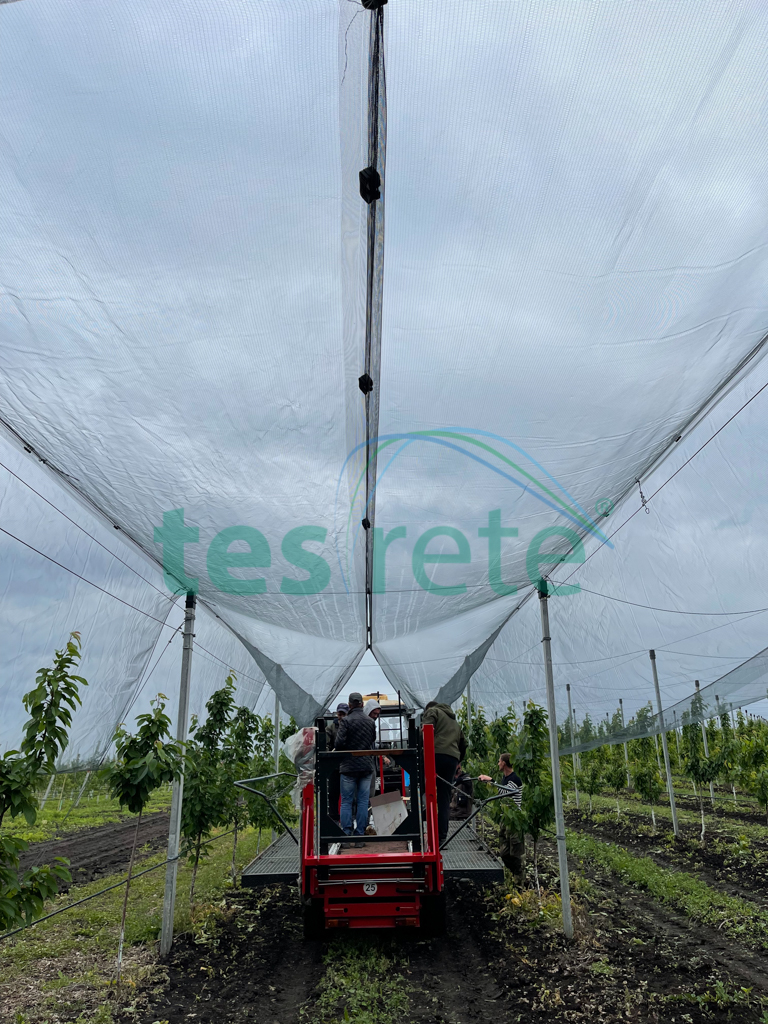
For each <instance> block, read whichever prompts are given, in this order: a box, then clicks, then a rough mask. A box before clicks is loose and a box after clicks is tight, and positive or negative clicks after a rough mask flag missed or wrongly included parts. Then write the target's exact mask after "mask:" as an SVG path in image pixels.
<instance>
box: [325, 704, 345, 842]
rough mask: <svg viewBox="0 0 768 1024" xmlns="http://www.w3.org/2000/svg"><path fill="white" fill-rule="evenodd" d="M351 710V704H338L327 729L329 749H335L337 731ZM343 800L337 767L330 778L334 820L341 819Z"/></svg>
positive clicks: (330, 803) (329, 785)
mask: <svg viewBox="0 0 768 1024" xmlns="http://www.w3.org/2000/svg"><path fill="white" fill-rule="evenodd" d="M348 711H349V704H337V705H336V717H335V718H334V720H333V721H332V722H331V724H330V725H329V726H328V728H327V729H326V730H325V736H326V742H327V744H328V750H333V747H334V744H335V743H336V733H337V732H338V731H339V725H340V724H341V721H342V719H343V718H344V717H345V715H346V714H347V713H348ZM340 801H341V779H340V778H339V769H338V768H335V769H334V770H333V771H332V772H331V775H330V778H329V779H328V810H329V814H330V817H331V819H332V820H333V821H335V822H338V821H339V803H340Z"/></svg>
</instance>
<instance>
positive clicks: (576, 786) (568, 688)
mask: <svg viewBox="0 0 768 1024" xmlns="http://www.w3.org/2000/svg"><path fill="white" fill-rule="evenodd" d="M565 689H566V692H567V694H568V730H569V732H570V735H571V746H573V707H572V706H571V684H570V683H566V684H565ZM571 757H572V758H573V789H574V791H575V793H576V810H577V811H578V809H579V784H578V782H577V781H576V769H577V765H576V751H575V750H574V752H573V753H572V754H571Z"/></svg>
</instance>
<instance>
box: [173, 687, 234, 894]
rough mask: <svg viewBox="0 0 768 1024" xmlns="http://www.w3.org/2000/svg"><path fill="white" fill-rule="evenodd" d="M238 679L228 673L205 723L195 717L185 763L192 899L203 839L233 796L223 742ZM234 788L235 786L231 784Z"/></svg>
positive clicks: (184, 825)
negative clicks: (200, 723) (200, 722)
mask: <svg viewBox="0 0 768 1024" xmlns="http://www.w3.org/2000/svg"><path fill="white" fill-rule="evenodd" d="M234 692H235V681H234V679H233V677H232V676H231V675H229V676H227V678H226V680H225V682H224V686H222V688H221V689H220V690H216V692H215V693H213V694H211V696H210V698H209V700H208V702H207V704H206V705H205V709H206V711H207V712H208V716H207V718H206V720H205V722H204V723H203V724H202V725H198V722H197V719H196V718H193V719H192V725H191V727H190V730H189V732H190V737H191V738H190V740H189V742H188V743H187V749H186V753H185V762H184V800H183V802H182V805H181V834H182V836H183V837H184V852H185V853H187V854H188V855H189V859H190V860H191V862H192V880H191V883H190V886H189V902H190V903H192V901H193V900H194V897H195V883H196V881H197V869H198V866H199V864H200V857H201V855H202V856H205V855H206V854H207V850H205V847H203V845H202V843H203V839H207V838H208V837H209V836H210V834H211V832H212V831H213V829H214V828H216V826H217V825H221V824H222V822H225V821H226V820H227V814H228V811H229V809H230V808H229V800H230V797H231V794H230V787H229V781H230V779H229V775H228V773H227V771H226V763H225V757H224V752H223V746H222V745H223V741H224V737H225V734H226V733H227V730H228V729H229V728H230V723H231V720H232V715H233V713H234V708H235V698H234ZM231 788H232V789H234V787H231Z"/></svg>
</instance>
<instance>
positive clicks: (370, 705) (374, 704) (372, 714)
mask: <svg viewBox="0 0 768 1024" xmlns="http://www.w3.org/2000/svg"><path fill="white" fill-rule="evenodd" d="M363 713H364V714H366V715H367V716H368V717H369V718H370V720H371V721H372V722H373V724H374V726H376V727H377V731H376V742H375V743H374V744H373V747H372V749H373V750H381V748H382V742H381V740H380V739H379V738H378V737H379V736H381V732H380V731H379V729H378V721H379V718H380V717H381V705H380V704H379V702H378V701H376V700H373V698H371V699H370V700H367V701H366V702H365V704H363ZM382 761H383V762H384V765H386V767H387V768H389V766H390V765H391V764H392V762H391V761H390V759H389V758H388V757H383V758H382ZM375 765H376V762H375V761H374V766H375ZM379 784H380V785H381V786H382V789H381V792H382V793H383V792H384V788H383V784H382V780H381V779H380V780H379ZM371 796H372V797H374V796H376V770H375V769H374V773H373V778H372V779H371Z"/></svg>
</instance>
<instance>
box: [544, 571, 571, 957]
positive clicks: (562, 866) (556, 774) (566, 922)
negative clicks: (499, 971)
mask: <svg viewBox="0 0 768 1024" xmlns="http://www.w3.org/2000/svg"><path fill="white" fill-rule="evenodd" d="M538 590H539V609H540V610H541V643H542V647H543V650H544V675H545V677H546V682H547V714H548V716H549V756H550V758H551V760H552V791H553V795H554V798H555V834H556V838H557V862H558V867H559V870H560V897H561V900H562V904H563V932H564V933H565V937H566V939H572V938H573V918H572V916H571V886H570V880H569V878H568V852H567V850H566V847H565V817H564V815H563V793H562V789H561V787H560V748H559V744H558V740H557V712H556V709H555V681H554V678H553V676H552V647H551V644H550V636H549V609H548V607H547V601H548V589H547V583H546V580H539V582H538Z"/></svg>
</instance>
